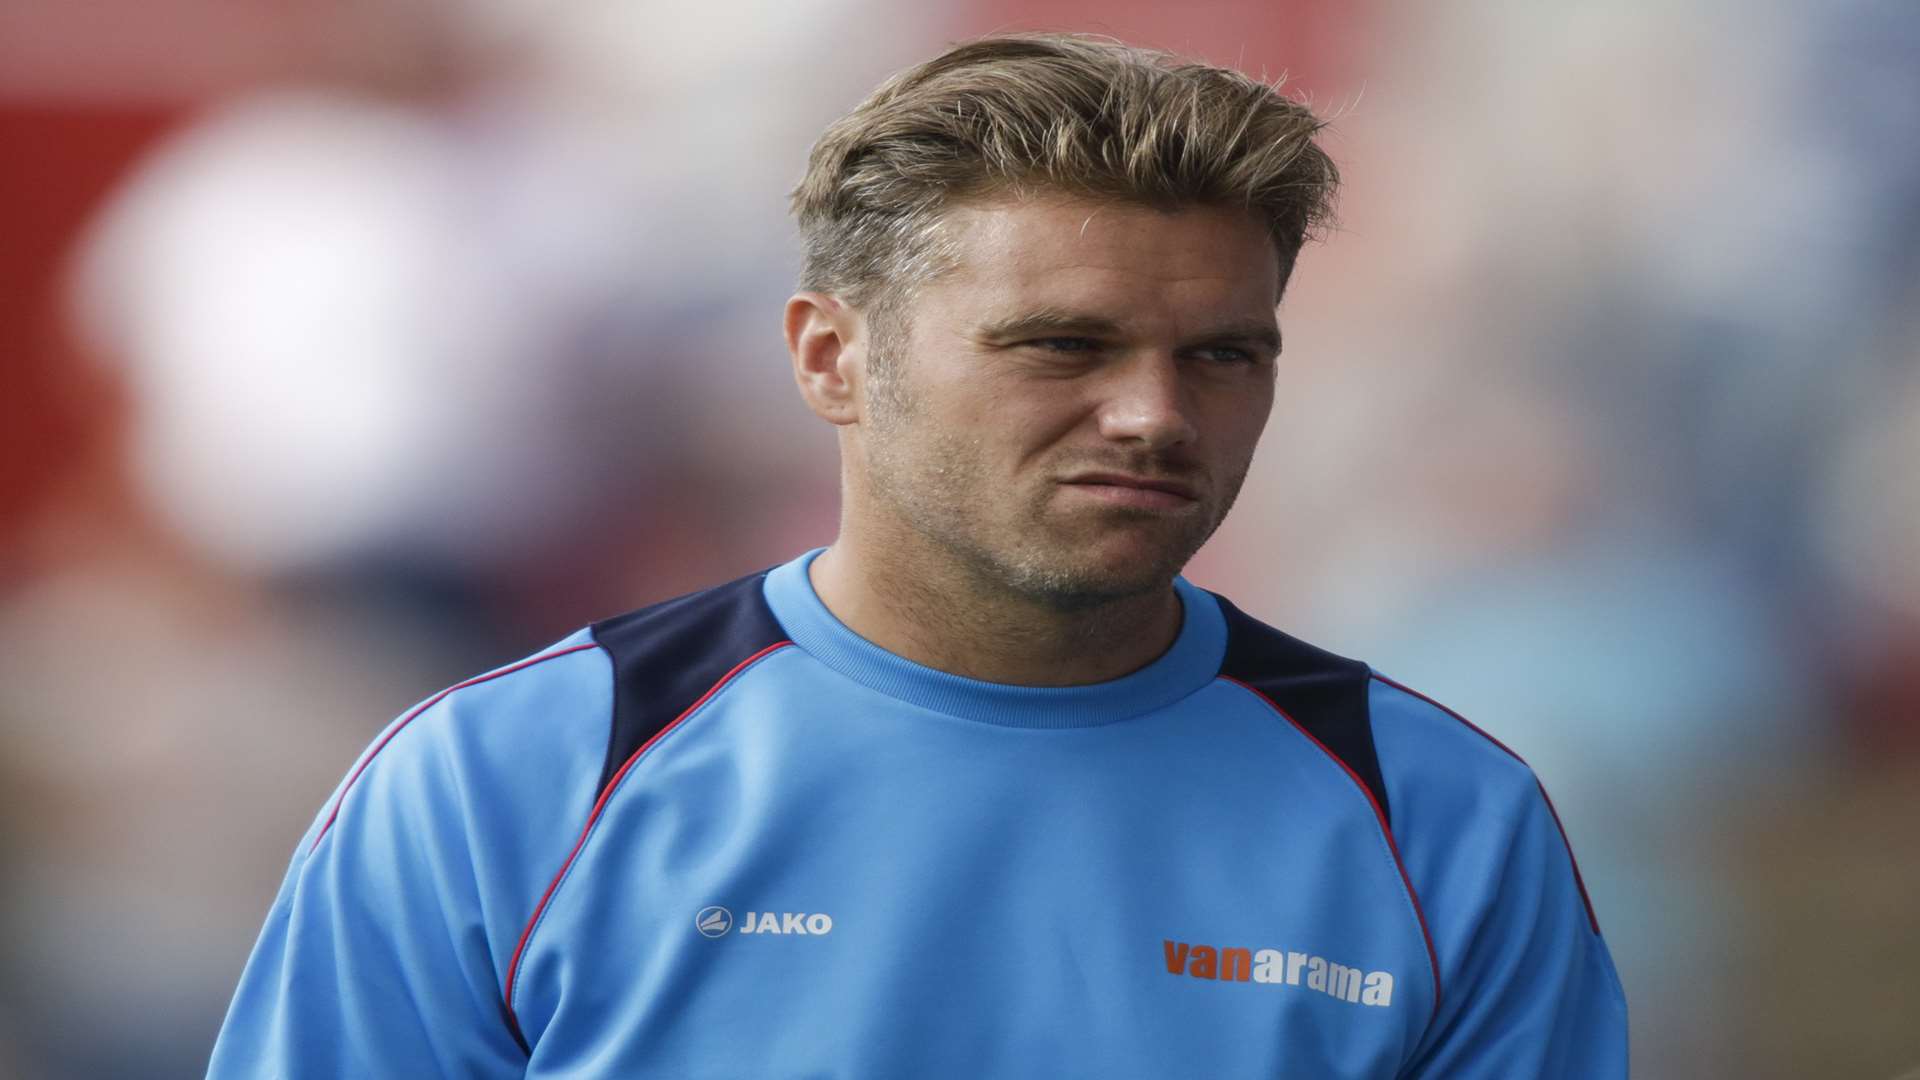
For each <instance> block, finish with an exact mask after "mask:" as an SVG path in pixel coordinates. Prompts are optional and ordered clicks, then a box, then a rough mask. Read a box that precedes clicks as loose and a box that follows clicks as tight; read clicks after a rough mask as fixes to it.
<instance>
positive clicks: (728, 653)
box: [593, 570, 787, 793]
mask: <svg viewBox="0 0 1920 1080" xmlns="http://www.w3.org/2000/svg"><path fill="white" fill-rule="evenodd" d="M766 577H767V572H766V571H764V570H762V571H761V572H759V573H757V574H750V575H748V576H746V577H743V578H741V579H739V580H738V581H730V582H728V583H727V584H725V585H716V586H714V587H713V588H711V589H705V590H702V591H700V592H697V593H693V594H691V595H688V596H682V597H680V598H679V599H677V600H668V601H665V602H663V603H659V604H654V605H653V606H651V607H644V608H641V609H640V610H638V611H634V612H630V613H628V614H626V615H618V616H615V617H614V618H611V619H604V620H602V621H600V622H597V623H594V624H593V639H594V640H595V641H596V642H598V643H599V644H600V647H601V648H603V649H605V650H607V655H609V656H611V657H612V658H613V726H612V731H611V732H610V733H609V734H608V737H607V760H606V764H605V765H603V766H602V767H601V769H600V784H599V786H598V787H596V788H595V789H594V790H595V791H596V792H601V793H603V792H605V791H606V790H607V784H608V782H609V781H611V780H612V779H613V777H614V774H615V773H617V772H619V771H620V767H621V766H622V765H624V764H626V762H627V759H628V758H630V757H632V756H633V755H634V752H635V751H637V750H639V749H640V748H641V747H642V746H644V745H646V742H647V740H648V739H651V738H653V737H654V735H656V734H658V733H659V731H660V729H661V728H664V727H666V726H667V725H668V724H671V723H673V721H674V720H675V718H677V717H678V716H679V715H680V714H681V713H683V712H686V711H687V708H688V707H689V706H691V705H692V704H693V703H694V702H696V701H699V700H700V698H701V697H702V696H703V695H705V694H706V692H707V691H708V690H711V689H713V687H714V684H716V683H718V682H719V681H720V680H721V679H722V678H724V677H725V676H726V674H727V672H729V671H732V670H733V669H734V668H735V667H737V666H739V664H740V662H741V661H742V660H745V659H747V658H748V657H750V656H752V655H754V654H755V653H757V652H760V651H761V650H762V649H765V648H767V647H768V646H770V645H777V644H779V643H780V642H783V641H785V640H787V632H786V630H784V629H782V628H781V626H780V623H779V622H778V621H777V620H776V619H774V617H773V610H772V609H771V608H769V607H768V606H767V598H766V593H765V592H764V591H762V585H763V583H764V582H765V581H766Z"/></svg>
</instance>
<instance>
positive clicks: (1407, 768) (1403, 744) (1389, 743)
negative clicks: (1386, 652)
mask: <svg viewBox="0 0 1920 1080" xmlns="http://www.w3.org/2000/svg"><path fill="white" fill-rule="evenodd" d="M1367 696H1368V712H1369V714H1370V716H1371V718H1372V722H1373V723H1372V726H1373V732H1374V739H1375V744H1376V746H1377V747H1378V748H1379V753H1380V755H1381V759H1382V768H1383V770H1384V771H1386V772H1387V774H1388V775H1389V777H1390V780H1389V782H1390V783H1392V784H1394V785H1395V786H1396V787H1410V788H1412V787H1417V788H1420V789H1422V790H1425V791H1432V790H1435V789H1451V790H1455V791H1457V792H1459V793H1461V796H1462V797H1465V795H1466V793H1469V792H1475V793H1478V797H1477V798H1474V799H1473V801H1474V803H1475V804H1476V805H1480V806H1483V807H1488V808H1491V807H1492V806H1493V805H1497V804H1499V803H1505V802H1509V801H1516V800H1517V801H1520V802H1531V801H1533V800H1537V799H1539V798H1540V797H1541V794H1542V792H1541V785H1540V781H1539V778H1538V777H1537V776H1535V775H1534V772H1533V769H1532V768H1531V767H1530V766H1529V765H1528V764H1527V763H1526V761H1525V760H1524V759H1522V758H1521V757H1520V755H1519V754H1516V753H1514V752H1513V751H1512V750H1511V749H1509V748H1508V747H1507V745H1506V744H1505V743H1502V742H1501V741H1500V740H1498V739H1496V738H1494V737H1493V736H1492V735H1490V734H1488V733H1487V731H1486V730H1485V729H1484V728H1481V727H1480V726H1479V725H1478V724H1475V723H1474V722H1473V721H1471V720H1468V719H1467V718H1466V717H1465V716H1462V715H1461V714H1460V713H1458V712H1455V711H1454V710H1453V709H1451V708H1448V707H1447V706H1445V705H1443V704H1441V703H1440V702H1438V701H1436V700H1434V699H1433V698H1431V697H1428V696H1427V695H1426V694H1424V693H1421V692H1420V691H1418V690H1415V689H1413V688H1412V687H1409V686H1406V685H1404V684H1402V683H1400V682H1398V681H1396V680H1394V679H1392V678H1390V677H1388V676H1386V675H1383V674H1380V673H1379V672H1369V682H1368V695H1367Z"/></svg>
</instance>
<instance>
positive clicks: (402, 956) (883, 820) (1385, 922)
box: [210, 552, 1626, 1080]
mask: <svg viewBox="0 0 1920 1080" xmlns="http://www.w3.org/2000/svg"><path fill="white" fill-rule="evenodd" d="M816 554H818V553H817V552H809V553H808V554H807V555H804V556H802V557H801V558H799V559H796V560H794V561H793V562H790V563H787V564H785V565H783V566H780V567H776V568H774V569H773V570H771V571H768V572H766V573H764V574H758V575H753V576H752V577H749V578H745V579H742V580H741V581H738V582H734V583H731V584H729V585H725V586H720V587H718V588H715V589H711V590H707V591H706V592H703V593H698V594H695V595H693V596H691V597H685V598H682V599H680V600H677V601H671V602H669V603H667V604H663V605H658V606H656V607H653V608H648V609H644V610H642V611H640V612H636V613H634V614H633V615H630V616H624V617H622V618H621V619H616V620H609V621H608V622H605V623H600V624H596V625H595V626H593V627H590V628H588V629H586V630H583V631H581V632H580V633H578V634H575V635H573V636H572V637H570V638H568V639H566V640H565V641H562V642H560V643H559V644H557V645H556V646H554V647H553V648H551V649H548V650H546V651H544V652H542V653H541V654H539V655H537V656H535V657H533V658H530V659H528V660H526V661H522V662H521V663H519V664H515V665H512V666H510V667H508V668H504V669H501V670H500V671H497V672H492V673H489V674H487V675H483V676H480V677H479V678H477V679H473V680H469V681H468V682H467V683H463V684H461V685H460V686H458V687H455V688H452V689H451V690H448V691H445V692H443V693H441V694H439V695H436V696H435V697H434V698H432V699H430V700H429V701H428V702H426V703H424V704H423V705H422V706H420V707H419V708H416V709H415V710H413V711H411V712H409V713H408V714H406V715H405V716H403V717H401V718H400V719H399V720H397V721H395V723H394V724H393V725H392V726H390V727H389V728H388V730H387V731H386V732H384V733H383V734H382V736H381V737H380V738H379V739H377V740H376V741H375V743H374V745H373V746H372V747H371V748H369V750H368V751H367V752H366V753H365V754H363V755H362V758H361V760H360V761H358V762H356V763H355V765H354V767H353V768H352V770H350V772H349V773H348V776H347V778H346V779H345V780H344V781H343V782H342V784H341V786H340V788H339V790H337V791H336V792H335V794H334V797H333V798H331V799H329V801H328V804H327V806H326V807H324V808H323V809H322V811H321V812H320V814H319V816H318V817H317V818H316V820H315V822H314V825H313V827H312V828H311V829H310V830H309V831H308V834H307V835H306V837H304V838H303V839H302V841H301V843H300V846H299V848H298V850H297V851H296V853H295V855H294V858H293V863H292V865H291V867H290V868H289V870H288V873H287V877H286V881H285V883H284V885H283V886H282V888H281V890H280V894H279V896H278V898H277V899H276V900H275V902H274V905H273V908H272V910H271V911H270V912H269V914H268V918H267V923H266V928H265V930H264V931H263V932H262V934H261V937H260V940H259V943H258V945H257V946H256V947H255V950H254V953H253V956H252V959H251V960H250V961H249V963H248V965H247V969H246V972H245V974H244V976H243V977H242V979H241V983H240V987H239V991H238V993H237V995H236V996H235V998H234V1002H233V1006H232V1008H231V1011H230V1012H229V1014H228V1017H227V1021H226V1024H225V1027H224V1028H223V1030H222V1032H221V1035H220V1040H219V1043H218V1045H217V1046H216V1047H215V1051H214V1056H213V1062H212V1067H211V1072H210V1075H211V1076H215V1077H257V1076H288V1077H295V1076H299V1077H305V1076H328V1077H331V1076H355V1077H367V1076H404V1077H421V1076H433V1075H444V1076H474V1077H541V1078H549V1077H608V1076H660V1077H735V1078H737V1077H802V1076H805V1077H835V1078H855V1077H889V1078H891V1077H947V1076H951V1077H968V1078H978V1077H1103V1078H1106V1077H1242V1076H1298V1077H1314V1078H1328V1077H1397V1076H1406V1077H1414V1076H1419V1077H1448V1078H1474V1077H1486V1078H1489V1080H1491V1078H1499V1080H1510V1078H1513V1077H1536V1076H1538V1077H1554V1078H1569V1077H1620V1076H1624V1075H1626V1008H1625V1002H1624V999H1623V998H1622V995H1621V991H1620V985H1619V981H1618V979H1617V977H1616V976H1615V974H1614V970H1613V966H1612V963H1611V961H1610V959H1609V958H1608V954H1607V950H1606V946H1605V944H1604V941H1603V940H1602V938H1601V936H1600V933H1599V927H1598V925H1597V923H1596V922H1595V921H1594V920H1593V917H1592V913H1591V911H1590V910H1589V909H1588V907H1587V906H1586V903H1585V901H1584V896H1583V890H1582V888H1581V885H1580V883H1579V880H1578V871H1577V870H1576V868H1575V866H1574V864H1573V862H1572V859H1571V855H1570V853H1569V851H1568V849H1567V846H1566V844H1565V841H1564V838H1563V836H1562V834H1561V831H1560V829H1559V827H1558V823H1557V821H1556V820H1555V818H1554V816H1553V813H1552V810H1551V808H1550V806H1549V804H1548V803H1547V801H1546V799H1545V796H1544V792H1543V791H1542V790H1541V789H1540V787H1539V785H1538V783H1537V781H1536V780H1535V779H1534V776H1533V774H1532V773H1531V772H1530V771H1529V770H1528V769H1527V767H1526V766H1525V764H1524V763H1522V762H1520V761H1519V759H1518V758H1515V757H1514V756H1512V755H1511V754H1510V753H1508V752H1506V751H1505V749H1504V748H1503V747H1500V746H1499V745H1498V744H1497V743H1495V742H1493V741H1492V740H1491V739H1490V738H1488V737H1487V736H1485V735H1484V734H1482V733H1481V732H1479V731H1478V729H1475V728H1473V727H1472V726H1471V725H1469V724H1467V723H1466V722H1465V721H1463V720H1461V719H1459V718H1457V717H1455V716H1454V715H1452V714H1450V713H1448V712H1446V711H1445V710H1443V709H1442V708H1440V707H1438V706H1436V705H1434V704H1432V703H1430V702H1428V701H1426V700H1425V699H1423V698H1421V697H1419V696H1418V695H1416V694H1414V693H1412V692H1410V691H1407V690H1405V689H1402V688H1400V687H1399V686H1397V685H1396V684H1393V683H1391V682H1388V681H1386V680H1384V679H1382V678H1379V677H1377V676H1375V675H1373V673H1371V672H1370V671H1369V670H1368V669H1366V667H1365V666H1364V665H1360V664H1356V663H1354V662H1352V661H1345V660H1341V659H1340V658H1338V657H1333V656H1331V655H1330V654H1326V653H1322V652H1319V651H1318V650H1315V649H1313V648H1312V647H1311V646H1307V645H1304V644H1302V643H1300V642H1297V641H1294V640H1293V639H1291V638H1288V637H1286V636H1285V635H1282V634H1280V633H1278V632H1277V631H1274V630H1271V629H1269V628H1267V627H1264V626H1262V625H1260V624H1259V623H1257V622H1255V621H1253V620H1252V619H1250V618H1248V617H1247V616H1245V615H1243V614H1241V613H1239V612H1238V611H1237V610H1235V609H1234V608H1233V607H1232V606H1231V605H1230V604H1227V603H1226V602H1225V601H1224V600H1221V599H1220V598H1218V597H1216V596H1214V595H1213V594H1211V593H1208V592H1206V591H1204V590H1201V589H1198V588H1196V587H1194V586H1193V585H1191V584H1189V583H1187V582H1186V581H1185V580H1180V581H1178V582H1176V588H1177V589H1178V592H1179V596H1180V599H1181V601H1182V603H1183V605H1184V608H1185V620H1184V625H1183V628H1182V630H1181V633H1180V635H1179V637H1178V639H1177V640H1176V641H1175V643H1174V645H1173V646H1172V647H1171V648H1170V649H1169V650H1168V651H1167V652H1166V653H1165V654H1164V655H1163V656H1161V657H1160V658H1159V659H1158V660H1156V661H1155V662H1153V663H1152V664H1149V665H1148V666H1147V667H1145V668H1142V669H1140V670H1139V671H1136V672H1134V673H1132V674H1130V675H1128V676H1126V677H1124V678H1121V679H1117V680H1114V681H1112V682H1108V683H1102V684H1098V685H1092V686H1078V687H1067V688H1045V689H1043V688H1033V687H1019V686H1005V685H998V684H993V683H986V682H980V681H977V680H973V679H967V678H962V677H959V676H955V675H950V674H947V673H944V672H940V671H935V670H932V669H929V668H926V667H923V666H920V665H918V664H915V663H913V662H911V661H908V660H906V659H903V658H901V657H899V656H896V655H894V654H891V653H889V652H886V651H885V650H883V649H880V648H879V647H877V646H875V645H873V644H871V643H870V642H867V641H865V640H863V639H862V638H860V637H859V636H858V635H856V634H854V633H853V632H852V631H851V630H849V629H848V628H847V627H845V626H844V625H842V624H841V623H840V622H839V621H838V620H837V619H835V618H834V616H833V615H832V614H831V613H830V612H829V611H828V610H827V609H826V608H825V606H824V605H822V604H821V602H820V601H819V599H818V597H817V596H815V594H814V592H813V590H812V587H811V585H810V584H809V582H808V578H807V572H806V568H807V565H808V563H809V562H810V561H811V559H812V558H813V556H814V555H816Z"/></svg>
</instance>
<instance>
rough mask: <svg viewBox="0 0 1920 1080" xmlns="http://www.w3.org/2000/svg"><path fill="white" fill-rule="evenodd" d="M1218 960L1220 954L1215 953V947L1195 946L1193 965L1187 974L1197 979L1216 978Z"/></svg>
mask: <svg viewBox="0 0 1920 1080" xmlns="http://www.w3.org/2000/svg"><path fill="white" fill-rule="evenodd" d="M1217 960H1218V954H1216V953H1215V952H1214V951H1213V946H1211V945H1195V946H1194V947H1193V965H1192V968H1191V969H1190V970H1188V972H1187V974H1189V975H1191V976H1193V977H1194V978H1196V979H1211V978H1215V975H1214V971H1215V970H1216V961H1217Z"/></svg>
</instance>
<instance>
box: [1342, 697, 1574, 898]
mask: <svg viewBox="0 0 1920 1080" xmlns="http://www.w3.org/2000/svg"><path fill="white" fill-rule="evenodd" d="M1373 677H1374V678H1376V679H1379V680H1380V681H1381V682H1383V683H1386V684H1387V685H1388V686H1391V687H1393V688H1394V689H1395V690H1399V691H1402V692H1403V693H1408V694H1412V695H1413V696H1414V697H1417V698H1419V699H1420V700H1421V701H1424V702H1426V703H1427V704H1429V705H1431V706H1433V707H1434V708H1436V709H1439V710H1440V711H1441V712H1443V713H1446V714H1447V715H1448V716H1451V717H1453V718H1454V719H1455V720H1458V721H1460V722H1461V723H1463V724H1465V725H1467V726H1468V727H1469V728H1472V729H1473V730H1474V731H1475V732H1478V733H1479V735H1480V737H1481V738H1483V739H1485V740H1487V741H1488V742H1490V743H1492V744H1493V745H1495V746H1497V747H1499V748H1500V749H1502V750H1505V751H1506V752H1507V756H1508V757H1510V758H1512V759H1513V760H1515V761H1517V762H1519V763H1520V764H1522V765H1526V764H1527V759H1526V758H1523V757H1521V756H1520V755H1519V754H1516V753H1514V752H1513V748H1512V747H1510V746H1508V745H1507V744H1506V743H1503V742H1501V741H1500V740H1499V739H1496V738H1494V737H1493V736H1492V735H1489V734H1487V733H1486V732H1485V731H1484V730H1482V729H1481V727H1480V725H1478V724H1476V723H1474V722H1473V721H1471V720H1469V719H1467V718H1466V717H1464V716H1461V715H1460V714H1459V713H1457V712H1454V711H1453V710H1452V709H1449V708H1447V707H1446V706H1445V705H1442V704H1440V703H1439V702H1437V701H1435V700H1433V699H1432V698H1430V697H1428V696H1427V695H1425V694H1423V693H1421V692H1420V691H1418V690H1415V689H1413V688H1412V687H1410V686H1402V685H1400V684H1399V683H1397V682H1394V681H1393V680H1392V679H1389V678H1387V677H1386V676H1385V675H1381V674H1379V673H1377V672H1376V673H1375V674H1374V676H1373ZM1527 771H1528V772H1532V771H1533V766H1531V765H1527ZM1533 784H1534V786H1535V787H1537V788H1539V789H1540V797H1541V798H1542V799H1545V800H1546V803H1547V813H1549V814H1551V815H1553V827H1554V828H1556V829H1559V830H1560V842H1561V843H1562V844H1564V845H1566V849H1567V862H1568V863H1570V864H1571V865H1572V866H1573V883H1574V884H1575V885H1576V886H1578V887H1579V889H1580V902H1581V903H1582V904H1585V905H1586V908H1587V925H1589V926H1591V927H1593V932H1594V933H1596V934H1597V933H1599V932H1600V920H1599V918H1597V917H1596V916H1595V915H1594V913H1593V901H1592V900H1590V899H1588V898H1587V881H1586V879H1585V878H1583V877H1581V876H1580V860H1579V859H1576V858H1574V857H1573V841H1571V840H1568V839H1567V827H1566V826H1565V825H1562V824H1560V811H1558V810H1555V809H1554V808H1553V796H1551V795H1548V794H1547V785H1545V784H1543V783H1541V782H1540V777H1539V776H1538V775H1536V776H1534V778H1533Z"/></svg>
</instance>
